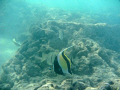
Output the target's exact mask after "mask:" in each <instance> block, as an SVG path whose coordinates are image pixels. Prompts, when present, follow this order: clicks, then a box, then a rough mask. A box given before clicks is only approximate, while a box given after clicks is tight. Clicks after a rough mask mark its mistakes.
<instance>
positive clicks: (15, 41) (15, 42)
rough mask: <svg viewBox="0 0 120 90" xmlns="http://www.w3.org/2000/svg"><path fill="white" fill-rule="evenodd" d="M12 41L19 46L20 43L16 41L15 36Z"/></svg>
mask: <svg viewBox="0 0 120 90" xmlns="http://www.w3.org/2000/svg"><path fill="white" fill-rule="evenodd" d="M13 43H14V44H15V45H16V46H18V47H19V46H20V44H19V43H18V42H16V40H15V38H14V39H13Z"/></svg>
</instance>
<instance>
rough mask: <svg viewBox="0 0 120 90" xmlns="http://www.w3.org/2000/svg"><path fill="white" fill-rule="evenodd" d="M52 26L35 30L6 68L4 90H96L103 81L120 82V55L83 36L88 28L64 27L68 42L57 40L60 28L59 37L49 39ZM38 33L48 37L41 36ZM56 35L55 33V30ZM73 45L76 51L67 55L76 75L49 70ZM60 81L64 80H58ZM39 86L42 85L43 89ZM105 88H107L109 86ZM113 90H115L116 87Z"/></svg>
mask: <svg viewBox="0 0 120 90" xmlns="http://www.w3.org/2000/svg"><path fill="white" fill-rule="evenodd" d="M55 23H56V24H55ZM49 24H50V27H51V25H52V24H53V25H54V26H55V25H56V26H55V27H59V28H60V27H61V26H62V23H60V22H54V23H53V21H51V22H50V21H49ZM49 24H48V26H47V28H43V30H41V29H39V28H38V27H36V29H34V28H31V30H30V34H31V38H29V39H28V40H26V41H24V42H23V44H22V45H21V47H20V48H19V49H18V51H17V52H16V54H15V56H13V57H12V58H11V59H10V60H9V61H8V62H7V63H6V64H4V65H3V67H2V69H3V72H2V74H1V78H0V82H1V83H0V85H1V87H2V88H9V89H10V88H11V89H12V90H15V89H17V88H20V89H21V90H22V89H26V90H28V89H33V88H34V89H35V88H36V89H35V90H41V89H43V88H44V89H65V90H76V89H80V90H85V89H86V90H93V88H92V87H97V86H99V84H100V83H101V82H102V81H106V82H108V81H109V79H110V78H118V76H119V75H120V74H119V64H118V60H119V57H120V55H119V54H117V53H116V52H115V51H112V50H108V49H105V48H102V47H100V45H99V44H98V43H96V42H95V41H94V40H92V39H89V38H85V36H84V34H81V33H83V32H82V31H83V30H82V29H80V28H82V27H85V26H86V25H83V24H78V23H77V24H75V23H64V27H66V30H64V35H65V37H64V40H60V39H59V38H58V37H57V36H58V33H59V31H58V30H59V28H57V29H58V30H57V29H56V33H53V34H55V35H54V36H50V37H49V35H51V34H50V32H49V34H48V33H46V32H48V31H47V29H48V28H49ZM43 25H44V24H43ZM100 25H101V24H100ZM44 26H45V25H44ZM76 26H77V27H76ZM91 27H93V28H94V27H96V25H93V26H92V25H91ZM37 28H38V29H37ZM67 28H72V29H73V28H74V29H75V28H76V29H75V30H72V29H71V30H72V31H71V32H73V35H71V34H72V33H71V32H70V33H69V32H68V31H67ZM32 29H33V30H32ZM49 29H50V28H49ZM77 29H78V30H77ZM79 29H80V33H79ZM50 30H51V29H50ZM51 31H52V30H51ZM38 32H39V33H43V34H44V35H42V36H39V33H38ZM53 32H55V31H54V30H53ZM76 32H78V33H76ZM84 32H85V31H84ZM37 34H38V35H37ZM66 36H67V37H66ZM69 38H71V39H69ZM70 45H75V46H74V47H73V48H72V49H70V50H69V51H66V53H67V54H68V56H72V59H73V62H74V64H72V67H71V70H72V73H73V75H72V76H60V75H56V74H55V72H53V71H51V70H49V69H48V68H49V67H50V66H51V65H50V63H51V64H52V61H53V60H54V57H53V56H54V55H57V54H58V53H59V51H60V50H61V49H63V48H65V47H66V46H70ZM56 51H57V52H56ZM51 52H53V53H51ZM50 53H51V54H50ZM113 53H114V54H113ZM46 78H48V79H51V80H49V82H47V81H46V82H45V83H42V82H41V80H44V79H46ZM57 78H60V79H59V80H58V79H57ZM67 79H68V80H67ZM69 80H70V81H69ZM75 80H76V81H75ZM3 83H4V84H3ZM29 83H31V84H32V85H31V84H29ZM37 83H39V85H38V84H37ZM105 85H106V84H105ZM115 85H116V84H115ZM26 86H28V87H26ZM101 87H102V88H104V87H106V86H101ZM107 87H108V86H107ZM117 88H118V87H117ZM34 89H33V90H34ZM100 90H102V89H100ZM106 90H109V89H106ZM111 90H113V89H112V87H111Z"/></svg>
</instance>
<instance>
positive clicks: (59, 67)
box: [53, 46, 73, 75]
mask: <svg viewBox="0 0 120 90" xmlns="http://www.w3.org/2000/svg"><path fill="white" fill-rule="evenodd" d="M71 47H73V46H70V47H68V48H71ZM68 48H65V49H64V50H62V51H61V52H60V53H59V54H58V55H57V56H56V57H55V60H54V63H53V69H54V71H55V72H56V73H57V74H61V75H65V74H72V72H71V60H70V59H69V58H68V57H67V56H66V55H65V51H66V50H67V49H68Z"/></svg>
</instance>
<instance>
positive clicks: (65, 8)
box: [0, 0, 120, 90]
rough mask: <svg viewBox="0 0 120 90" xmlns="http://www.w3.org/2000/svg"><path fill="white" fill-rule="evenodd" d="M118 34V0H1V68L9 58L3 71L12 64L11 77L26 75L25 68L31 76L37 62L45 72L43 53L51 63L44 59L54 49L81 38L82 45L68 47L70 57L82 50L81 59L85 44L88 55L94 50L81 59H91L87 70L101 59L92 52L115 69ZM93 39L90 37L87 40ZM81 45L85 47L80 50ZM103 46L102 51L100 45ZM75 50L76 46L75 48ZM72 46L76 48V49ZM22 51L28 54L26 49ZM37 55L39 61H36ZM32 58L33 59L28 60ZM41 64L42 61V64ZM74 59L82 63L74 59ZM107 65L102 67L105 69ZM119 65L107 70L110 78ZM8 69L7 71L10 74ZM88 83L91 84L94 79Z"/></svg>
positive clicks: (119, 17) (55, 51)
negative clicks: (69, 48) (72, 47)
mask: <svg viewBox="0 0 120 90" xmlns="http://www.w3.org/2000/svg"><path fill="white" fill-rule="evenodd" d="M60 30H61V31H60ZM85 38H87V39H85ZM119 38H120V0H0V73H1V71H2V70H1V67H2V65H3V67H4V68H5V67H7V64H8V63H7V64H6V62H7V61H10V60H11V61H10V62H9V64H8V67H7V68H5V70H6V72H7V70H8V71H9V65H10V68H11V70H10V73H11V72H13V71H15V69H16V68H17V70H16V71H15V75H18V76H16V77H17V79H15V80H16V82H17V80H18V81H19V79H20V78H21V77H22V78H26V77H27V76H26V75H22V74H24V73H26V72H27V73H28V74H30V75H31V77H36V76H40V75H41V74H39V73H38V72H39V71H40V70H41V68H44V69H45V70H46V71H44V69H42V71H41V72H42V73H44V74H46V72H47V70H48V69H46V68H49V67H47V66H49V65H46V64H45V63H44V61H45V60H46V59H47V62H49V63H50V64H51V61H52V60H51V61H49V59H53V56H55V55H56V53H57V54H58V53H59V52H60V51H61V50H62V49H64V48H66V47H69V46H70V45H72V44H78V46H79V44H80V43H81V42H82V43H84V44H83V46H82V45H81V47H84V48H80V47H77V48H76V49H73V51H71V52H72V54H73V55H74V59H75V60H78V58H76V57H79V59H80V60H81V57H82V55H83V57H82V60H83V61H84V58H85V57H86V58H87V54H88V51H89V50H90V51H91V52H89V55H91V53H93V52H92V50H93V51H95V50H96V51H95V52H97V50H98V51H99V52H97V53H93V55H95V57H94V56H92V55H91V56H90V57H88V58H87V59H86V61H87V60H89V61H90V60H91V61H90V62H91V63H90V65H89V66H90V68H89V69H87V70H88V71H89V70H90V69H91V67H92V65H93V64H94V63H96V65H98V66H99V64H101V63H103V62H100V63H99V62H97V61H95V60H96V58H97V60H99V61H101V60H103V61H105V62H106V63H107V64H108V66H107V65H106V64H105V65H106V66H104V67H107V68H108V69H109V68H110V69H111V68H114V69H116V68H117V69H118V68H119V59H120V55H119V53H120V48H119V46H120V39H119ZM14 40H15V41H14ZM87 40H88V41H87ZM92 40H93V41H95V42H94V43H92V44H91V42H93V41H92ZM79 42H80V43H79ZM18 44H19V45H18ZM47 45H48V46H47ZM85 45H86V46H85ZM87 45H88V46H87ZM33 47H34V48H33ZM91 47H92V48H91ZM86 48H87V49H88V51H85V50H86ZM101 48H102V49H101ZM104 48H105V51H102V50H104ZM77 49H80V50H77ZM84 49H85V50H84ZM74 50H76V51H75V52H74ZM82 50H83V51H82ZM100 50H101V51H100ZM77 51H80V52H79V53H77ZM81 51H82V52H81ZM26 52H28V53H29V54H26ZM71 52H70V53H71ZM33 53H34V55H33ZM86 53H87V54H86ZM52 54H55V55H52ZM76 54H77V55H76ZM22 55H23V57H22ZM89 55H88V56H89ZM97 55H98V56H97ZM71 56H72V55H71ZM75 56H76V57H75ZM32 59H33V60H32ZM92 59H93V62H94V61H95V62H94V63H93V62H92ZM114 59H115V60H116V61H114ZM12 60H13V61H12ZM19 60H21V61H20V62H21V63H19ZM40 60H41V62H39V61H40ZM109 60H111V61H109ZM117 60H118V61H117ZM89 61H88V62H87V63H86V62H85V64H86V66H85V67H83V68H88V67H89V66H87V64H88V63H89ZM111 62H112V63H111ZM117 62H118V63H117ZM34 63H35V65H32V64H34ZM41 63H42V64H41ZM4 64H5V65H6V66H4ZM29 64H30V65H29ZM44 64H45V66H43V65H44ZM78 64H81V62H79V60H78ZM27 65H28V66H27ZM36 65H38V66H36ZM78 66H79V65H78ZM83 66H84V65H83ZM115 66H116V67H115ZM15 67H16V68H15ZM31 67H32V68H33V71H34V70H35V69H36V68H37V70H38V71H36V70H35V71H34V72H35V73H34V72H31V70H32V69H31ZM93 67H94V65H93ZM96 67H97V66H96ZM13 68H14V70H13ZM26 68H27V69H26ZM73 68H75V67H73ZM80 69H81V68H80ZM105 69H106V68H105ZM108 69H106V72H107V70H108ZM110 69H109V70H110ZM20 70H21V71H20ZM22 70H23V71H22ZM25 70H26V71H25ZM27 70H28V71H27ZM75 70H76V71H75ZM75 70H73V74H74V72H75V73H76V72H77V69H75ZM81 70H82V69H81ZM87 70H86V72H87ZM92 70H93V69H92ZM109 70H108V71H109ZM119 70H120V69H118V71H117V72H112V69H111V70H110V73H111V72H112V74H110V75H111V76H109V78H111V77H112V75H113V76H115V75H116V76H117V75H118V77H119V76H120V75H119V73H118V72H119ZM17 71H18V72H17ZM98 71H99V70H98ZM113 71H115V70H113ZM20 72H22V74H20ZM23 72H24V73H23ZM81 72H82V71H81ZM86 72H84V70H83V73H82V74H79V73H78V75H81V76H82V75H83V76H84V75H86ZM101 72H104V70H102V69H101ZM13 73H14V72H13ZM13 73H12V74H11V77H12V76H13V77H14V75H13ZM89 73H90V74H91V73H92V74H93V72H92V71H89ZM95 73H96V72H95ZM114 73H115V75H114ZM116 73H117V74H116ZM7 74H8V73H7ZM19 74H20V77H19ZM52 74H53V73H52ZM52 74H50V75H52ZM92 74H91V75H92ZM3 76H4V74H3ZM43 76H44V75H43ZM8 77H9V75H8ZM41 77H42V76H41ZM55 77H56V76H55ZM75 77H77V76H75ZM99 77H100V76H99ZM99 77H98V78H99ZM118 77H117V78H118ZM27 78H30V77H27ZM103 78H104V76H103ZM3 81H4V80H3ZM31 81H32V79H31ZM33 81H34V80H33ZM98 81H99V80H98ZM101 81H102V80H101ZM6 82H7V81H6ZM6 82H4V83H6ZM36 82H37V81H36ZM0 84H1V81H0ZM23 86H24V85H23ZM91 86H94V84H93V85H91ZM11 87H12V86H11ZM0 89H1V87H0ZM13 90H14V89H13Z"/></svg>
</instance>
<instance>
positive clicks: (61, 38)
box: [59, 30, 64, 40]
mask: <svg viewBox="0 0 120 90" xmlns="http://www.w3.org/2000/svg"><path fill="white" fill-rule="evenodd" d="M59 38H60V40H63V38H64V35H63V31H62V30H59Z"/></svg>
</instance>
